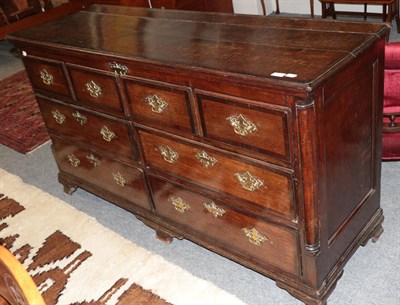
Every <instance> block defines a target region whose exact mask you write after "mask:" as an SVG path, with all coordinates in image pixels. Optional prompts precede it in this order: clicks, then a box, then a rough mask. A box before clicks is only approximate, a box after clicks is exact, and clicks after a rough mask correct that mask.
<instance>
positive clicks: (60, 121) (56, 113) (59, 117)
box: [51, 109, 65, 125]
mask: <svg viewBox="0 0 400 305" xmlns="http://www.w3.org/2000/svg"><path fill="white" fill-rule="evenodd" d="M51 115H52V116H53V118H54V119H55V120H56V122H57V123H58V124H60V125H61V124H64V122H65V115H63V114H62V113H61V112H60V111H58V110H57V109H56V110H53V111H52V112H51Z"/></svg>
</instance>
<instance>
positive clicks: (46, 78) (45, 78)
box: [39, 68, 54, 85]
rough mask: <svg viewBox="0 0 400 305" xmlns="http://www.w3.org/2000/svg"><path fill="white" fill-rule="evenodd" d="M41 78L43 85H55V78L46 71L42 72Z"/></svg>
mask: <svg viewBox="0 0 400 305" xmlns="http://www.w3.org/2000/svg"><path fill="white" fill-rule="evenodd" d="M39 73H40V78H41V79H42V81H43V83H44V84H46V85H51V84H53V83H54V77H53V75H51V74H50V73H49V72H47V70H46V69H44V68H43V69H42V70H40V72H39Z"/></svg>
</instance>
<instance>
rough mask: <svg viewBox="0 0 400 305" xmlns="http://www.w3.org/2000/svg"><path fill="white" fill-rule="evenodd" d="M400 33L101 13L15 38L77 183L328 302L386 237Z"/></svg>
mask: <svg viewBox="0 0 400 305" xmlns="http://www.w3.org/2000/svg"><path fill="white" fill-rule="evenodd" d="M75 29H79V31H76V30H75ZM388 29H389V28H388V26H387V25H385V24H381V23H379V24H375V23H365V24H362V23H346V22H343V23H341V22H334V21H327V20H316V19H291V18H280V17H275V18H265V17H262V16H245V15H237V16H235V15H229V14H215V13H213V14H208V13H199V12H196V13H191V12H184V13H183V12H179V11H173V10H154V9H153V10H149V9H143V8H127V7H118V6H92V7H90V8H88V9H87V10H85V11H82V12H79V13H77V14H75V15H70V16H67V17H64V18H62V19H60V20H57V21H53V22H50V23H47V24H44V25H41V26H38V27H34V28H30V29H26V30H24V31H21V32H19V33H15V34H13V35H11V36H10V39H11V41H12V42H13V43H14V44H15V45H17V46H18V47H19V48H20V49H21V51H22V58H23V60H24V64H25V67H26V70H27V72H28V74H29V77H30V79H31V82H32V85H33V87H34V89H35V93H36V97H37V100H38V102H39V105H40V108H41V112H42V114H43V117H44V120H45V122H46V125H47V128H48V131H49V134H50V135H51V138H52V144H53V146H52V147H53V152H54V157H55V159H56V162H57V165H58V167H59V176H58V178H59V181H60V182H61V183H62V184H63V185H64V189H65V191H66V192H68V193H72V192H73V191H74V190H75V189H76V188H77V187H80V188H83V189H85V190H87V191H90V192H92V193H94V194H96V195H98V196H100V197H102V198H105V199H107V200H109V201H110V202H112V203H114V204H116V205H118V206H121V207H123V208H125V209H126V210H128V211H130V212H132V213H133V214H134V215H135V216H136V217H137V218H138V219H140V220H142V221H143V222H144V223H145V224H147V225H149V226H150V227H152V228H154V229H155V230H156V232H157V236H158V237H159V238H161V239H163V240H166V241H168V242H170V241H171V240H172V238H173V237H178V238H187V239H190V240H192V241H194V242H196V243H198V244H199V245H202V246H204V247H206V248H208V249H210V250H212V251H215V252H217V253H219V254H221V255H224V256H226V257H227V258H230V259H232V260H235V261H237V262H239V263H241V264H243V265H244V266H247V267H249V268H252V269H253V270H255V271H258V272H260V273H262V274H264V275H266V276H268V277H270V278H272V279H274V280H275V281H276V284H277V285H278V286H279V287H281V288H283V289H286V290H287V291H288V292H289V293H291V294H292V295H293V296H295V297H296V298H299V299H300V300H302V301H303V302H305V303H306V304H309V305H322V304H326V301H327V298H328V296H329V294H330V293H331V291H332V290H333V288H334V287H335V284H336V282H337V280H338V279H339V278H340V276H341V275H342V272H343V268H344V266H345V264H346V262H347V261H348V260H349V259H350V257H351V255H352V254H353V253H354V252H355V251H356V249H357V248H358V247H359V246H360V245H365V244H366V242H367V241H368V240H369V238H371V237H373V240H376V239H377V238H378V237H379V235H380V234H381V233H382V222H383V213H382V210H381V208H380V169H381V133H382V106H383V101H382V92H383V59H384V48H385V36H386V35H387V32H388ZM60 33H64V35H60ZM287 37H296V39H295V40H292V39H290V40H288V39H287ZM370 250H371V251H373V249H370ZM243 285H247V283H243ZM360 289H362V287H360Z"/></svg>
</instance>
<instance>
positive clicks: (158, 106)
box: [145, 94, 168, 113]
mask: <svg viewBox="0 0 400 305" xmlns="http://www.w3.org/2000/svg"><path fill="white" fill-rule="evenodd" d="M145 100H146V103H147V104H149V106H150V107H151V111H153V112H155V113H162V112H163V111H164V110H165V108H167V107H168V103H167V102H166V101H165V100H163V99H162V98H161V97H159V96H158V95H157V94H153V95H149V96H146V98H145Z"/></svg>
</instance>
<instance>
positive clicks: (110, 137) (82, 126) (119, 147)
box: [38, 98, 137, 160]
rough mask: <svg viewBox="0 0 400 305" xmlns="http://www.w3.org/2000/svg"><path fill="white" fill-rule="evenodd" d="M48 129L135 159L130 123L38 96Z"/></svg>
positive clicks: (88, 144)
mask: <svg viewBox="0 0 400 305" xmlns="http://www.w3.org/2000/svg"><path fill="white" fill-rule="evenodd" d="M38 102H39V106H40V109H41V112H42V115H43V118H44V121H45V123H46V126H47V128H48V129H49V131H50V132H52V133H56V134H60V135H63V136H67V137H69V138H71V139H73V140H76V141H79V142H81V143H85V145H87V146H93V147H99V148H101V149H106V150H108V151H110V152H112V153H117V154H120V155H123V156H125V157H127V158H129V159H132V160H137V153H136V149H135V147H134V143H133V137H132V136H131V127H130V123H128V122H125V121H117V120H113V119H111V118H109V117H104V116H102V115H97V114H94V113H90V112H87V111H84V110H81V109H77V108H74V107H70V106H67V105H64V104H60V103H55V102H50V101H48V100H45V99H43V98H38Z"/></svg>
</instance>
